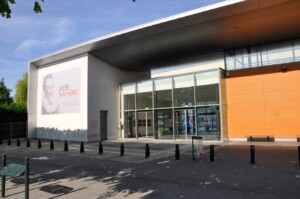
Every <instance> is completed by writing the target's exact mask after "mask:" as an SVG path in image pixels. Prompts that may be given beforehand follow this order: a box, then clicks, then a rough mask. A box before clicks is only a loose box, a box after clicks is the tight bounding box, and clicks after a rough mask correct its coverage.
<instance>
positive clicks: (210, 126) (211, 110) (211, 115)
mask: <svg viewBox="0 0 300 199" xmlns="http://www.w3.org/2000/svg"><path fill="white" fill-rule="evenodd" d="M197 131H198V135H200V136H202V137H203V139H205V140H220V139H221V133H220V112H219V106H207V107H199V108H197Z"/></svg>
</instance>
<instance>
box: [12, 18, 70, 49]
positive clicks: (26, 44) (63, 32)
mask: <svg viewBox="0 0 300 199" xmlns="http://www.w3.org/2000/svg"><path fill="white" fill-rule="evenodd" d="M39 26H40V27H39V29H41V30H42V31H41V32H40V35H42V37H44V38H42V39H36V38H27V39H25V40H24V41H22V42H21V43H20V44H19V45H18V46H17V48H16V49H15V54H24V53H25V54H29V53H30V52H31V51H32V50H34V49H38V48H51V47H56V46H58V45H60V44H62V43H63V42H65V41H67V40H68V38H69V37H70V35H71V34H72V33H73V30H74V27H75V24H74V22H73V21H72V20H70V19H68V18H59V19H55V18H52V19H50V20H49V21H48V22H46V23H44V24H43V25H41V24H39ZM45 30H49V31H48V32H46V31H45ZM36 37H38V36H36Z"/></svg>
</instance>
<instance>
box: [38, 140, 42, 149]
mask: <svg viewBox="0 0 300 199" xmlns="http://www.w3.org/2000/svg"><path fill="white" fill-rule="evenodd" d="M40 148H42V143H41V140H40V139H39V141H38V149H40Z"/></svg>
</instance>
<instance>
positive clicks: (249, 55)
mask: <svg viewBox="0 0 300 199" xmlns="http://www.w3.org/2000/svg"><path fill="white" fill-rule="evenodd" d="M225 61H226V70H238V69H244V68H253V67H260V66H270V65H276V64H284V63H293V62H299V61H300V41H299V40H296V41H288V42H281V43H275V44H268V45H262V46H256V47H250V48H243V49H236V50H229V51H226V52H225Z"/></svg>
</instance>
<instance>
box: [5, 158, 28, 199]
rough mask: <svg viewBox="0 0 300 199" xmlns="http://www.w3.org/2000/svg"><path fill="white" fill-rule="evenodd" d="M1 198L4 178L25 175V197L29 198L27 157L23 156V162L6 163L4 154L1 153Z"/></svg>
mask: <svg viewBox="0 0 300 199" xmlns="http://www.w3.org/2000/svg"><path fill="white" fill-rule="evenodd" d="M0 176H1V198H4V197H5V178H6V176H8V177H20V176H24V177H25V199H29V158H25V164H15V163H10V164H8V165H6V155H4V154H3V155H2V161H1V169H0Z"/></svg>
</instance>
